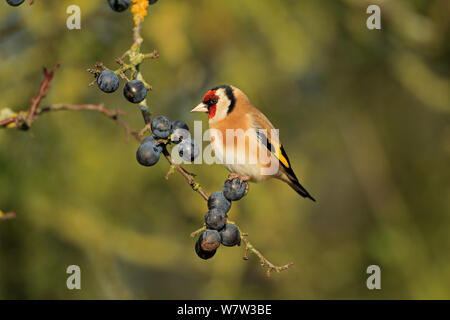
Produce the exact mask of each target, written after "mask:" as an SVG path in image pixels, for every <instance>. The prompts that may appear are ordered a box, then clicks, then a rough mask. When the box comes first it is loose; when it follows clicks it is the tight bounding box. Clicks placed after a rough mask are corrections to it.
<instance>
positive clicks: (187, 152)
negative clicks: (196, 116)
mask: <svg viewBox="0 0 450 320" xmlns="http://www.w3.org/2000/svg"><path fill="white" fill-rule="evenodd" d="M199 153H200V150H199V148H198V146H197V144H196V143H195V141H194V140H192V139H190V138H188V139H186V140H183V141H181V143H180V144H179V145H178V154H179V155H180V157H181V158H183V160H184V161H186V162H192V161H194V159H195V158H197V157H198V154H199Z"/></svg>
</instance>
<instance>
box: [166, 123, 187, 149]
mask: <svg viewBox="0 0 450 320" xmlns="http://www.w3.org/2000/svg"><path fill="white" fill-rule="evenodd" d="M190 137H191V133H190V132H189V127H188V125H187V124H186V123H185V122H183V121H178V120H177V121H174V122H172V136H171V138H170V140H172V142H174V143H176V144H178V143H180V142H181V141H183V140H185V139H188V138H190Z"/></svg>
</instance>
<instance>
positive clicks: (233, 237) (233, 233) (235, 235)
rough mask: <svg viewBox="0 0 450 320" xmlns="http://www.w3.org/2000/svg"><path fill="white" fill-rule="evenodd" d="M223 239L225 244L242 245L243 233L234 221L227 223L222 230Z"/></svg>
mask: <svg viewBox="0 0 450 320" xmlns="http://www.w3.org/2000/svg"><path fill="white" fill-rule="evenodd" d="M220 237H221V241H220V243H222V244H223V245H224V246H227V247H233V246H235V245H241V234H240V232H239V229H238V228H237V227H236V226H235V225H234V224H232V223H227V224H226V225H225V227H224V228H223V229H222V230H221V231H220Z"/></svg>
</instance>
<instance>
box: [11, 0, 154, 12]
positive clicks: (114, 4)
mask: <svg viewBox="0 0 450 320" xmlns="http://www.w3.org/2000/svg"><path fill="white" fill-rule="evenodd" d="M7 1H14V0H7ZM23 1H24V0H22V2H23ZM157 1H158V0H148V4H154V3H156V2H157ZM108 3H109V6H110V7H111V9H113V10H114V11H116V12H122V11H125V10H127V9H128V7H129V6H130V4H131V0H108Z"/></svg>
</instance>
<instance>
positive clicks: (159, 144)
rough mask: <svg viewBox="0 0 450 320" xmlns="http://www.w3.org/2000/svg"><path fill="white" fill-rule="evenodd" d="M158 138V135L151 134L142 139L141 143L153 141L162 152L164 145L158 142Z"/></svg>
mask: <svg viewBox="0 0 450 320" xmlns="http://www.w3.org/2000/svg"><path fill="white" fill-rule="evenodd" d="M157 140H158V137H155V136H149V137H147V138H145V139H144V140H142V142H141V144H144V143H151V144H152V145H154V146H155V147H156V148H157V149H158V151H159V152H162V150H163V147H162V145H161V143H158V142H157Z"/></svg>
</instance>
